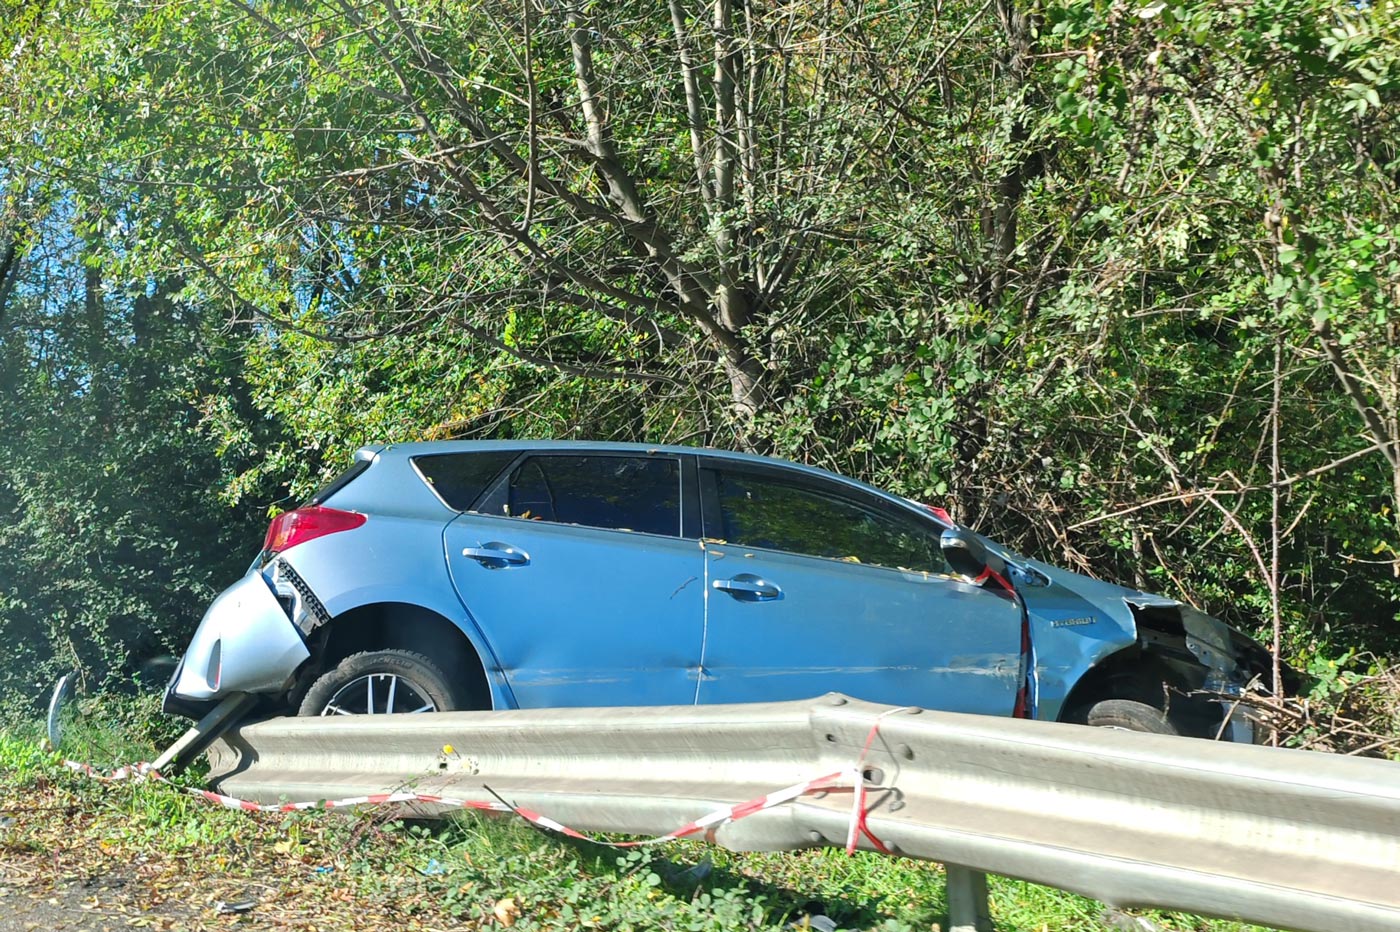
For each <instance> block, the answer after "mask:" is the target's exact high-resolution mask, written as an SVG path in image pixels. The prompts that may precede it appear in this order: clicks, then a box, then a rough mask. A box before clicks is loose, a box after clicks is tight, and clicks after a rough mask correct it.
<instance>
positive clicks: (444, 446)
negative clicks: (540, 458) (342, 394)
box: [356, 440, 908, 504]
mask: <svg viewBox="0 0 1400 932" xmlns="http://www.w3.org/2000/svg"><path fill="white" fill-rule="evenodd" d="M486 450H522V451H523V450H540V451H567V452H579V453H582V452H588V451H601V452H606V453H670V454H679V455H687V454H689V455H696V454H699V455H703V456H712V457H716V458H722V459H727V460H732V461H734V462H742V463H752V464H754V465H757V466H781V467H784V468H786V469H792V470H795V471H797V472H801V473H806V474H807V475H810V476H816V477H819V478H825V479H836V480H838V481H840V482H843V483H845V484H847V485H855V486H859V487H860V488H863V489H867V490H869V491H871V492H876V493H878V494H880V495H882V496H885V497H886V498H890V499H894V500H898V501H902V502H905V503H906V504H907V503H908V500H906V499H901V498H900V497H899V496H897V495H894V494H892V493H890V492H887V491H885V490H884V489H880V488H876V487H875V486H872V485H869V484H867V483H864V482H861V481H860V480H859V479H852V478H851V477H850V476H843V475H841V474H840V473H835V472H832V471H831V470H829V469H822V468H821V467H819V466H807V465H804V464H802V463H794V462H792V461H791V460H785V459H781V458H779V457H776V456H760V455H759V454H756V453H739V452H737V451H734V450H718V449H714V448H711V447H686V446H675V445H667V444H654V443H618V442H615V441H604V440H598V441H594V440H424V441H416V442H413V443H392V444H384V445H380V446H367V447H361V448H360V450H359V451H358V452H357V454H356V458H357V459H361V458H368V457H369V456H372V455H375V454H377V455H378V456H380V457H381V458H383V459H408V458H410V457H414V456H427V455H430V454H436V453H472V452H484V451H486Z"/></svg>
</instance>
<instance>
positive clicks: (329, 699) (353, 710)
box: [297, 650, 465, 715]
mask: <svg viewBox="0 0 1400 932" xmlns="http://www.w3.org/2000/svg"><path fill="white" fill-rule="evenodd" d="M464 707H465V703H464V702H463V700H462V699H461V697H460V695H459V693H458V691H457V690H455V689H454V688H453V686H452V682H451V681H450V680H449V679H448V678H447V675H446V674H444V673H443V672H442V670H441V669H439V668H438V666H437V664H435V663H433V661H431V660H429V659H428V658H427V657H424V656H423V655H422V654H417V653H414V652H412V651H407V650H373V651H364V652H362V653H358V654H351V655H350V656H349V657H346V658H345V659H344V660H342V661H341V662H340V663H338V664H336V665H335V666H334V667H332V668H331V669H330V670H327V671H326V672H325V673H322V674H321V675H320V676H319V677H317V678H316V680H315V682H313V683H312V684H311V688H310V689H308V690H307V691H306V696H305V697H304V698H303V699H302V700H301V707H300V708H299V709H298V710H297V714H298V715H385V714H388V713H391V712H398V713H422V712H452V711H456V710H458V709H462V708H464Z"/></svg>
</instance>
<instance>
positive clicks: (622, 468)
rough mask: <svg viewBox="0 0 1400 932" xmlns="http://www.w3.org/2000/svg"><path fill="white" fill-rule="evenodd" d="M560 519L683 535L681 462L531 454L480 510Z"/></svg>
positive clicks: (556, 521)
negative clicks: (681, 533)
mask: <svg viewBox="0 0 1400 932" xmlns="http://www.w3.org/2000/svg"><path fill="white" fill-rule="evenodd" d="M477 510H478V511H480V512H481V513H482V514H490V515H508V516H511V517H515V518H525V519H528V520H534V521H551V522H555V523H558V524H582V525H585V526H587V527H599V528H609V529H612V530H620V531H641V532H644V533H647V534H665V535H668V536H671V537H678V536H680V532H681V470H680V461H679V460H676V459H668V458H665V457H655V456H645V457H639V456H532V457H530V458H529V459H527V460H525V461H524V462H523V463H521V464H520V465H519V466H517V467H516V468H515V469H513V470H511V472H510V473H509V474H508V475H506V476H504V477H503V478H502V479H501V480H500V481H499V482H498V483H497V484H496V486H495V488H493V489H492V490H491V494H490V495H488V496H487V497H486V499H485V500H484V501H483V502H482V503H481V505H480V506H479V508H478V509H477Z"/></svg>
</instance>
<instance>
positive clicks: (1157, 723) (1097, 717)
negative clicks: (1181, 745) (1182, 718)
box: [1074, 699, 1181, 735]
mask: <svg viewBox="0 0 1400 932" xmlns="http://www.w3.org/2000/svg"><path fill="white" fill-rule="evenodd" d="M1074 720H1075V721H1078V722H1082V723H1083V724H1085V725H1092V726H1094V727H1096V728H1117V729H1118V730H1120V731H1142V732H1146V733H1148V734H1152V735H1179V734H1181V731H1180V730H1179V729H1178V728H1177V727H1176V725H1175V724H1173V723H1172V721H1171V720H1170V719H1168V718H1167V714H1166V713H1165V712H1163V711H1162V710H1161V709H1159V708H1157V707H1155V706H1150V705H1148V704H1147V703H1145V702H1138V701H1136V700H1133V699H1100V700H1099V701H1098V702H1095V703H1093V704H1092V705H1089V706H1087V707H1086V708H1084V709H1081V710H1079V712H1078V714H1077V715H1076V716H1074Z"/></svg>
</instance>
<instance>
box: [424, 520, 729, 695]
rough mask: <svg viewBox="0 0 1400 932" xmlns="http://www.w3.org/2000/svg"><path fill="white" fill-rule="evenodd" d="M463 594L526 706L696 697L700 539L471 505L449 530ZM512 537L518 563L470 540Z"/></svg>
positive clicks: (507, 542)
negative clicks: (483, 511)
mask: <svg viewBox="0 0 1400 932" xmlns="http://www.w3.org/2000/svg"><path fill="white" fill-rule="evenodd" d="M446 540H447V555H448V565H449V567H450V571H451V575H452V579H453V582H454V583H455V584H456V587H457V591H458V592H459V593H460V594H461V599H462V604H464V605H465V606H467V609H468V611H469V612H470V613H471V615H472V617H473V618H474V619H475V620H476V623H477V624H478V625H479V626H480V628H481V629H482V630H485V631H489V632H490V633H491V638H490V640H491V645H492V648H493V650H494V652H495V655H496V657H497V658H498V659H499V662H500V665H501V669H502V670H503V673H504V676H505V678H506V680H507V681H508V682H509V684H510V687H511V691H512V693H513V694H514V696H515V698H516V701H517V702H518V703H519V706H520V707H521V708H541V707H546V706H587V705H600V706H607V705H682V704H686V703H690V702H693V701H694V700H695V681H696V677H697V676H698V667H699V661H700V635H701V627H702V625H703V622H704V588H703V585H702V583H701V575H702V574H703V573H704V559H703V555H702V554H701V552H700V546H699V542H698V541H695V540H688V539H685V538H674V537H663V536H660V535H656V534H640V533H634V532H630V531H614V530H603V529H598V528H588V527H578V526H574V525H560V524H550V523H547V522H543V521H529V520H525V519H522V518H507V517H495V516H487V515H479V514H471V513H468V514H464V515H462V516H461V517H459V518H457V519H456V520H455V521H453V522H452V524H451V525H449V526H448V528H447V531H446ZM492 544H495V545H498V546H501V547H504V546H508V547H510V548H512V549H513V550H514V551H515V552H517V553H520V554H523V555H526V556H525V558H524V559H525V562H522V563H520V564H517V565H499V566H488V565H485V564H483V563H482V562H480V561H479V560H477V559H473V558H470V557H467V556H464V555H463V554H462V551H463V550H464V549H467V548H472V549H478V548H483V547H486V546H489V545H492Z"/></svg>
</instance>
